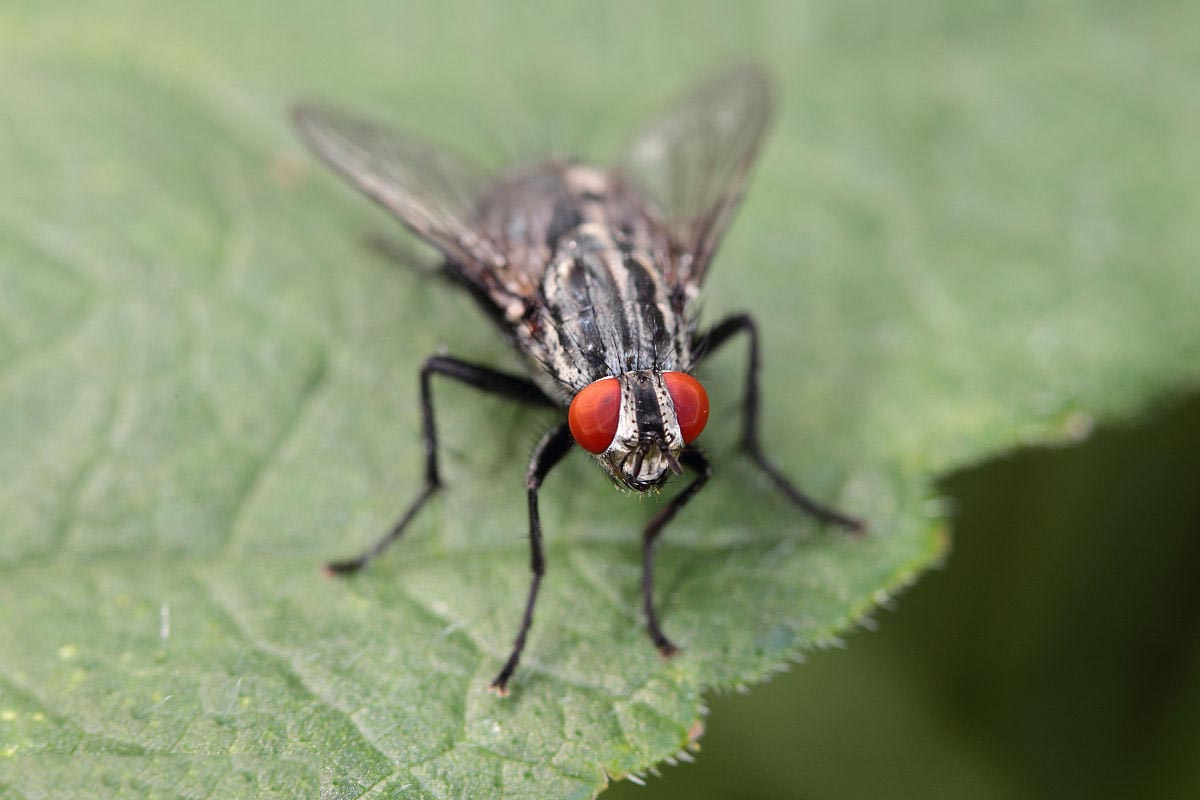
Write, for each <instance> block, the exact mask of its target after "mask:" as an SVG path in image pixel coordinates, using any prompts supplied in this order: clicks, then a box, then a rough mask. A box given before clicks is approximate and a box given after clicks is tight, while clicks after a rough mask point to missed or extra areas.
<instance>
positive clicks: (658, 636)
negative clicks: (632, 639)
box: [642, 447, 712, 656]
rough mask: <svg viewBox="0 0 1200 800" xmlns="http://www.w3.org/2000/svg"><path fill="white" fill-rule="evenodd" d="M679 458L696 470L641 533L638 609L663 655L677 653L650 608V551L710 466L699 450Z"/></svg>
mask: <svg viewBox="0 0 1200 800" xmlns="http://www.w3.org/2000/svg"><path fill="white" fill-rule="evenodd" d="M679 461H680V462H681V463H682V464H683V466H685V467H687V468H688V469H690V470H692V472H695V473H696V477H695V479H694V480H693V481H692V482H691V483H689V484H688V485H687V487H685V488H684V490H683V491H682V492H680V493H679V494H677V495H675V496H674V497H673V498H671V502H669V503H667V505H665V506H664V507H663V509H662V510H661V511H659V512H658V513H657V514H655V515H654V517H653V518H652V519H651V520H650V522H648V523H647V524H646V528H645V530H644V531H643V532H642V610H643V611H644V612H645V614H646V632H647V633H649V634H650V638H651V639H652V640H653V641H654V646H655V647H657V648H658V652H660V653H662V654H663V655H664V656H673V655H675V654H676V653H677V652H679V648H678V647H676V646H675V645H674V644H673V643H672V642H671V640H670V639H668V638H667V636H666V634H664V633H663V632H662V627H661V626H659V624H658V612H656V611H655V610H654V550H655V546H656V545H657V544H658V535H659V534H660V533H662V529H663V526H665V525H666V524H667V523H668V522H670V521H671V519H672V518H674V516H675V513H676V512H677V511H679V509H681V508H683V507H684V506H685V505H686V504H687V502H688V501H689V500H691V499H692V497H693V496H694V495H695V494H696V492H698V491H700V489H701V488H703V487H704V484H705V483H707V482H708V479H709V478H711V477H712V466H711V465H710V464H709V463H708V459H707V458H705V457H704V455H703V454H702V453H701V452H700V451H699V450H694V449H692V448H690V447H689V448H687V449H686V450H684V451H683V455H682V456H681V457H680V459H679Z"/></svg>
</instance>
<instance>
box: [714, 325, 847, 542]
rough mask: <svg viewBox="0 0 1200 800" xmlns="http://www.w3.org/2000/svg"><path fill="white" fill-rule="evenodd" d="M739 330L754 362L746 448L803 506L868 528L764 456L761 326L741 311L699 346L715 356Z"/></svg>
mask: <svg viewBox="0 0 1200 800" xmlns="http://www.w3.org/2000/svg"><path fill="white" fill-rule="evenodd" d="M738 333H745V334H746V335H747V336H748V337H749V338H750V363H749V365H748V366H747V370H746V410H745V413H744V416H743V417H742V448H743V449H744V450H745V451H746V453H747V455H749V456H750V458H751V459H752V460H753V461H754V463H755V464H757V465H758V468H759V469H761V470H762V471H763V472H765V473H766V474H767V477H769V478H770V479H771V480H772V481H773V482H774V483H775V486H776V487H778V488H779V490H780V491H781V492H783V493H784V494H785V495H787V497H788V499H789V500H791V501H792V502H793V503H795V504H796V505H797V506H799V507H800V508H801V509H803V510H804V511H806V512H808V513H809V514H812V515H813V516H814V517H816V518H817V519H819V520H821V521H822V522H830V523H833V524H835V525H840V526H842V527H843V528H847V529H849V530H850V531H852V532H854V533H861V532H862V531H865V530H866V529H867V523H866V522H864V521H863V520H861V519H858V518H857V517H852V516H850V515H849V514H845V513H843V512H841V511H838V510H837V509H834V508H830V507H829V506H826V505H822V504H821V503H819V502H817V501H816V500H814V499H813V498H811V497H809V496H808V495H807V494H805V493H804V492H802V491H800V489H799V488H797V487H796V485H795V484H793V483H792V482H791V481H789V480H788V479H787V478H786V477H785V476H784V475H783V473H782V472H780V471H779V470H778V468H776V467H775V465H774V464H772V463H771V462H770V461H768V460H767V457H766V456H765V455H763V452H762V446H761V445H760V444H759V440H758V410H759V394H758V364H759V362H758V328H757V327H756V326H755V324H754V319H753V318H751V317H750V316H749V315H747V314H737V315H734V316H731V317H727V318H726V319H724V320H722V321H721V322H719V323H717V324H716V325H714V326H713V327H712V329H710V330H709V332H708V333H707V334H706V335H705V336H703V337H701V338H700V341H699V342H698V345H699V347H700V348H703V349H702V350H701V352H702V355H701V359H703V358H707V357H708V356H710V355H712V354H713V353H714V352H715V351H716V350H717V349H718V348H720V347H721V345H723V344H725V343H726V342H727V341H729V340H730V339H731V338H733V336H734V335H735V334H738Z"/></svg>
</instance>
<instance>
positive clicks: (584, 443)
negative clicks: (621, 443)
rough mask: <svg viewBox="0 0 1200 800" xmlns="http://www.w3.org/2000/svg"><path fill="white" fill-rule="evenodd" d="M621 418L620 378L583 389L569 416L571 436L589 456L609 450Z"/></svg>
mask: <svg viewBox="0 0 1200 800" xmlns="http://www.w3.org/2000/svg"><path fill="white" fill-rule="evenodd" d="M701 391H703V390H701ZM705 408H706V409H707V405H706V406H705ZM620 418H621V384H620V382H619V381H618V380H617V379H616V378H601V379H600V380H598V381H595V382H593V383H589V384H588V385H587V386H585V387H583V388H582V389H580V390H579V394H577V395H575V399H574V400H572V401H571V410H570V411H568V412H567V423H568V424H569V425H570V426H571V435H572V436H574V437H575V441H576V442H578V443H579V446H580V447H582V448H583V449H584V450H587V451H588V452H589V453H603V452H604V451H605V450H607V449H608V446H609V445H610V444H612V440H613V437H615V436H616V435H617V422H618V421H619V420H620ZM701 427H703V425H702V426H701Z"/></svg>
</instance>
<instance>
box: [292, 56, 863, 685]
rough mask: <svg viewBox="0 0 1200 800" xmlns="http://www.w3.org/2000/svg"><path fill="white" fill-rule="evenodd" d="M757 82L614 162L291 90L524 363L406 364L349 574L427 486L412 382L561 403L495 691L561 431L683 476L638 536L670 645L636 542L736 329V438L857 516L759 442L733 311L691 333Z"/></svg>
mask: <svg viewBox="0 0 1200 800" xmlns="http://www.w3.org/2000/svg"><path fill="white" fill-rule="evenodd" d="M772 106H773V100H772V90H771V85H770V82H769V80H768V79H767V77H766V76H765V75H764V74H763V73H762V71H760V70H759V69H757V68H756V67H752V66H743V67H737V68H734V69H731V70H729V71H726V72H724V73H721V74H718V75H716V76H714V77H713V78H710V79H709V80H707V81H705V82H703V83H701V84H700V85H699V86H698V87H696V88H695V89H694V90H693V91H692V92H691V93H689V94H688V95H686V96H685V97H683V98H682V99H681V100H680V101H678V102H677V103H676V104H675V105H674V106H672V107H670V108H669V109H668V110H667V111H666V112H665V113H663V114H661V115H660V116H658V117H656V118H654V119H652V120H651V121H650V122H649V123H648V124H647V125H645V126H644V127H643V128H642V129H641V131H640V132H639V133H637V134H636V135H635V136H634V137H633V139H632V140H631V142H630V144H629V145H628V147H627V148H626V149H625V151H624V155H623V156H621V157H620V158H619V159H618V160H617V161H616V162H615V163H614V164H612V165H610V166H608V167H596V166H591V165H589V164H586V163H583V162H579V161H570V160H547V161H542V162H538V163H534V164H530V165H527V166H522V167H518V168H516V169H512V170H510V171H507V172H504V173H501V174H500V175H498V176H494V177H489V176H487V175H485V174H484V173H482V172H480V171H479V170H477V169H475V168H474V167H473V166H471V165H470V164H468V163H466V162H465V161H463V160H462V159H460V158H457V157H455V156H453V155H451V154H450V153H448V152H447V151H446V150H445V149H442V148H439V147H435V146H432V145H430V144H427V143H425V142H423V141H422V140H420V139H418V138H415V137H412V136H409V135H407V134H404V133H401V132H398V131H395V130H392V129H389V128H386V127H383V126H380V125H377V124H375V123H372V122H368V121H365V120H361V119H358V118H355V117H353V116H349V115H346V114H344V113H341V112H339V111H334V110H331V109H327V108H323V107H317V106H309V105H302V106H299V107H297V108H296V109H295V111H294V119H295V123H296V127H297V128H298V130H299V132H300V136H301V137H302V138H303V139H304V141H305V142H306V143H307V145H308V146H309V147H310V148H311V149H312V150H313V151H314V152H315V153H316V154H317V155H318V156H320V157H321V158H322V159H323V160H324V161H326V162H327V163H328V164H329V165H330V166H332V167H333V168H334V169H335V170H336V171H337V172H338V173H340V174H341V176H342V177H343V178H345V179H346V180H347V181H348V182H349V183H351V184H352V185H354V186H355V187H357V188H358V189H359V190H360V191H362V192H363V193H365V194H366V195H367V196H369V197H370V198H371V199H373V200H374V201H376V202H377V203H379V204H380V205H382V206H383V207H384V208H386V209H387V210H388V211H390V212H391V213H392V214H393V215H395V216H396V217H397V218H399V220H400V221H401V222H402V223H404V225H405V226H407V227H408V228H409V230H411V231H412V232H413V233H415V234H416V235H417V236H419V237H420V238H422V239H424V240H425V241H426V242H428V243H429V244H431V245H432V246H433V247H435V248H436V249H437V250H439V251H440V253H441V255H442V256H443V257H444V262H443V264H442V267H441V269H442V271H443V273H444V274H445V275H446V276H447V277H448V278H450V279H451V280H452V281H453V282H454V283H456V284H458V285H459V286H461V287H462V288H464V289H466V290H467V291H468V292H470V293H471V294H472V295H473V296H474V297H475V298H476V300H478V301H479V303H480V304H481V305H482V307H483V308H484V310H485V311H486V312H487V314H488V315H489V316H490V317H491V318H492V320H493V321H494V322H495V323H496V324H497V325H498V326H499V328H500V330H501V331H503V333H504V334H505V335H506V337H507V338H508V339H509V340H510V341H511V342H512V344H513V345H514V347H516V349H517V351H518V352H519V353H520V354H521V356H522V357H523V359H524V361H525V362H526V364H527V365H528V377H526V376H521V375H514V374H510V373H507V372H501V371H498V370H495V369H492V368H491V367H488V366H485V365H483V364H477V363H472V362H469V361H463V360H461V359H458V358H451V357H449V356H443V355H435V356H431V357H429V358H427V359H426V360H425V362H424V363H423V364H422V366H421V372H420V387H421V420H422V423H423V430H424V444H425V485H424V487H423V488H422V489H421V491H420V492H419V493H418V494H417V497H416V499H415V500H413V502H412V503H411V505H410V506H409V507H408V509H407V510H406V511H405V512H404V514H403V515H402V516H401V517H400V519H399V520H398V521H397V522H396V524H395V525H394V526H393V527H392V529H391V530H389V531H388V532H387V533H386V534H384V535H383V536H382V537H380V538H379V540H378V541H376V542H375V543H374V544H373V545H371V546H370V547H369V548H367V549H366V550H365V551H364V552H362V553H361V554H360V555H358V556H357V557H355V558H352V559H349V560H346V561H337V562H333V563H331V564H329V565H328V570H329V571H330V572H331V573H336V574H349V573H354V572H357V571H358V570H360V569H362V568H363V567H365V566H366V565H367V564H368V563H370V562H371V561H372V560H373V559H374V558H375V557H376V556H378V555H379V554H380V553H381V552H383V550H384V549H385V548H386V547H387V546H388V545H389V544H391V543H392V542H393V541H395V540H396V539H398V538H400V536H402V535H403V533H404V531H405V529H406V528H407V527H408V524H409V523H410V522H411V521H412V519H413V517H415V516H416V514H417V512H418V511H420V509H421V508H422V506H424V505H425V503H426V502H427V501H428V500H429V498H430V497H432V496H433V494H434V493H435V492H436V491H437V490H438V489H439V488H440V487H441V478H440V475H439V472H438V458H437V432H436V429H435V426H434V413H433V396H432V393H431V383H432V378H433V377H434V376H435V375H436V376H440V377H444V378H451V379H454V380H456V381H459V382H461V383H465V384H467V385H468V386H472V387H474V388H476V389H479V390H481V391H484V392H489V393H492V394H496V395H500V396H502V397H506V398H508V399H510V400H514V401H517V402H520V403H527V404H530V405H540V406H551V407H554V408H558V409H560V410H561V411H564V412H565V416H566V418H565V419H563V420H560V421H559V422H558V423H556V424H555V425H554V427H552V428H551V429H550V430H549V431H547V432H546V434H545V435H544V436H542V438H541V440H540V441H539V442H538V444H537V446H536V447H535V448H534V451H533V455H532V457H531V458H530V461H529V467H528V470H527V472H526V476H525V487H526V491H527V493H528V502H529V543H530V548H531V566H532V571H533V576H532V580H531V582H530V585H529V594H528V596H527V598H526V601H525V611H524V614H523V615H522V617H521V623H520V627H519V628H518V630H517V636H516V639H515V641H514V642H513V647H512V652H511V654H510V655H509V657H508V660H507V662H506V663H505V664H504V666H503V668H502V669H501V670H500V672H499V674H498V675H497V676H496V679H495V680H494V681H492V683H491V685H490V688H491V689H492V690H493V691H495V692H496V693H497V694H499V695H501V696H504V695H506V694H507V692H508V683H509V680H510V679H511V678H512V675H513V672H514V671H515V670H516V667H517V663H518V661H519V660H520V658H521V651H522V650H523V649H524V647H525V637H526V634H527V633H528V632H529V627H530V624H531V622H532V620H533V611H534V606H535V604H536V602H537V596H538V588H539V587H540V586H541V582H542V576H543V575H544V574H545V559H544V556H543V552H542V527H541V523H540V521H539V518H538V491H539V489H540V488H541V486H542V482H543V481H544V480H545V478H546V475H547V474H548V473H549V472H550V470H551V469H553V468H554V466H555V465H556V464H557V463H558V462H559V461H560V460H562V457H563V456H564V455H566V454H567V452H568V451H569V450H570V449H571V447H572V446H573V445H576V444H577V445H579V446H580V447H582V448H583V449H584V450H587V451H588V452H590V453H591V454H592V455H593V456H594V457H595V458H596V459H597V460H598V461H599V462H600V464H601V466H602V467H603V468H604V469H605V471H607V473H608V474H609V475H610V476H611V478H612V479H613V481H614V482H616V483H617V484H618V485H620V486H624V487H627V488H629V489H632V490H634V491H637V492H647V491H651V490H655V489H658V488H659V487H661V486H662V485H663V484H664V483H665V482H666V481H667V479H668V478H670V476H671V475H673V474H681V473H682V472H683V471H684V470H688V471H690V472H691V473H692V475H693V477H692V479H691V482H690V483H688V484H687V485H686V486H685V487H684V488H683V490H682V491H680V492H679V493H678V494H676V495H675V496H674V497H673V498H672V499H671V500H670V501H669V502H668V503H667V504H666V505H665V506H663V508H662V509H661V510H660V511H659V512H658V513H657V514H656V515H655V516H654V517H653V518H652V519H651V520H650V521H649V522H648V523H647V525H646V527H645V529H644V530H643V535H642V607H643V611H644V613H645V618H646V630H647V632H648V633H649V635H650V638H651V639H652V640H653V642H654V645H655V646H656V647H657V648H658V650H659V651H660V652H661V653H662V654H663V655H664V656H671V655H673V654H674V653H676V652H677V648H676V646H675V644H674V643H672V642H671V640H670V639H669V638H667V636H666V634H664V633H663V630H662V627H661V625H660V624H659V620H658V615H657V613H656V611H655V607H654V552H655V545H656V542H657V541H658V537H659V534H661V532H662V529H663V527H664V526H665V525H666V524H667V523H668V522H669V521H670V520H671V519H672V518H673V517H674V516H675V514H676V513H677V512H678V511H679V509H681V508H682V507H683V506H684V505H685V504H686V503H687V502H688V501H689V500H691V498H692V497H694V496H695V494H696V492H698V491H699V490H700V489H701V488H702V487H703V486H704V484H705V483H706V482H707V481H708V479H709V477H710V476H711V475H712V467H711V466H710V464H709V462H708V459H707V458H706V457H705V456H704V454H703V453H702V452H701V450H700V449H699V448H698V447H697V446H696V445H695V440H696V438H697V437H698V436H699V435H700V432H701V431H702V430H704V427H705V424H706V423H707V422H708V415H709V404H708V395H707V393H706V392H705V389H704V387H703V386H702V385H701V384H700V382H699V381H698V380H697V379H696V378H695V377H693V376H692V372H693V371H694V370H695V369H696V368H697V367H698V366H699V365H700V364H701V362H702V361H703V360H704V359H705V358H706V357H707V356H709V355H711V354H712V353H714V352H716V351H717V350H718V349H719V348H720V347H721V346H722V345H724V344H725V343H726V342H728V341H729V340H730V339H732V338H733V337H735V336H736V335H738V334H742V335H743V336H744V338H745V339H746V340H747V342H748V345H749V364H748V368H747V372H746V382H745V386H744V390H743V391H744V397H745V405H746V408H745V416H744V418H743V423H742V431H741V445H742V447H743V449H744V450H745V452H746V453H747V454H748V455H749V457H750V458H751V460H752V461H753V462H754V463H755V464H757V465H758V467H759V468H760V469H761V470H762V471H763V472H764V473H766V475H767V476H768V477H769V478H770V479H771V480H772V482H774V484H775V485H776V486H777V487H778V488H779V489H780V490H781V491H782V492H783V493H784V494H785V495H786V496H787V497H788V499H789V500H791V501H792V502H793V503H794V504H795V505H797V506H798V507H800V508H801V509H803V510H804V511H806V512H808V513H809V514H811V515H813V516H814V517H816V518H817V519H819V520H822V521H824V522H828V523H833V524H836V525H840V526H842V527H844V528H848V529H850V530H853V531H861V530H863V529H864V527H865V525H864V523H863V522H862V521H860V520H858V519H856V518H854V517H851V516H848V515H846V514H843V513H841V512H839V511H836V510H834V509H832V508H828V507H826V506H824V505H822V504H820V503H818V502H816V501H815V500H813V499H812V498H810V497H809V496H808V495H806V494H804V493H803V492H802V491H800V489H798V488H797V487H796V486H795V485H794V484H793V483H792V482H791V481H789V480H788V479H787V478H786V477H785V476H784V475H783V474H782V473H781V472H780V471H779V470H778V469H777V468H776V467H775V466H774V465H773V464H772V463H771V462H770V461H768V460H767V458H766V457H765V455H764V454H763V452H762V447H761V445H760V442H759V431H758V414H759V391H758V371H759V341H758V332H757V328H756V326H755V324H754V320H753V319H752V318H751V317H750V316H748V315H745V314H738V315H734V316H731V317H728V318H727V319H724V320H722V321H721V322H718V323H717V324H716V325H714V326H712V327H711V328H709V329H707V330H705V331H703V332H702V331H700V329H699V327H698V325H697V320H696V314H695V310H694V303H695V299H696V297H697V295H698V294H699V290H700V286H701V284H702V283H703V281H704V276H705V274H706V273H707V272H708V267H709V264H710V263H711V262H712V259H713V256H714V254H715V253H716V250H717V246H718V244H719V243H720V240H721V236H722V234H723V233H724V231H725V228H726V226H727V225H728V223H729V220H730V218H731V216H732V214H733V212H734V210H735V209H736V207H737V205H738V202H739V200H740V199H741V195H742V189H743V187H744V185H745V182H746V176H747V174H748V172H749V171H750V167H751V165H752V163H753V161H754V158H755V156H756V154H757V153H758V150H759V147H760V145H761V143H762V140H763V137H764V135H765V133H766V130H767V127H768V124H769V122H770V119H771V115H772Z"/></svg>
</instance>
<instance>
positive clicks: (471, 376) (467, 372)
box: [325, 356, 554, 575]
mask: <svg viewBox="0 0 1200 800" xmlns="http://www.w3.org/2000/svg"><path fill="white" fill-rule="evenodd" d="M434 375H442V376H445V377H447V378H453V379H454V380H456V381H459V382H460V383H465V384H467V385H468V386H472V387H474V388H476V389H479V390H480V391H484V392H488V393H490V394H496V395H500V396H501V397H506V398H508V399H510V400H516V401H519V402H522V403H528V404H530V405H543V406H553V405H554V403H553V402H552V401H551V400H550V399H549V398H548V397H546V395H545V394H543V393H542V390H541V389H539V388H538V387H537V386H536V385H535V384H534V383H532V382H531V381H528V380H526V379H525V378H522V377H519V376H517V375H510V374H508V373H507V372H500V371H498V370H494V369H490V368H488V367H484V366H480V365H478V364H472V363H470V362H467V361H460V360H458V359H457V358H449V357H446V356H431V357H430V358H427V359H425V363H424V364H422V365H421V421H422V423H423V430H424V441H425V486H424V487H423V488H422V489H421V492H420V493H419V494H418V495H417V497H416V499H415V500H413V502H412V504H411V505H409V507H408V510H407V511H405V512H404V514H403V515H402V516H401V517H400V519H399V520H397V522H396V524H395V525H393V526H392V529H391V530H389V531H388V532H387V533H385V534H384V535H383V536H381V537H379V539H378V540H376V541H375V543H374V544H372V545H371V546H370V547H368V548H367V549H366V550H364V551H363V552H362V553H360V554H359V555H358V556H356V557H354V558H351V559H347V560H345V561H334V562H331V563H329V564H327V565H326V566H325V571H326V572H328V573H330V574H337V575H347V574H351V573H354V572H358V571H359V570H360V569H362V568H363V567H365V566H366V565H367V564H369V563H371V562H372V561H373V560H374V559H375V557H376V556H378V555H379V554H380V553H382V552H383V551H384V550H386V549H387V546H388V545H390V544H391V543H392V542H394V541H396V540H397V539H399V538H400V537H401V536H402V535H404V531H405V529H407V528H408V524H409V523H410V522H412V520H413V517H415V516H416V515H417V512H418V511H420V510H421V507H422V506H424V505H425V503H426V502H427V501H428V500H429V498H430V497H432V496H433V494H434V492H436V491H437V490H438V489H439V488H441V485H442V481H441V478H440V476H439V474H438V460H437V431H436V429H435V428H434V424H433V394H432V392H431V389H430V382H431V379H432V378H433V376H434Z"/></svg>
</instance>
